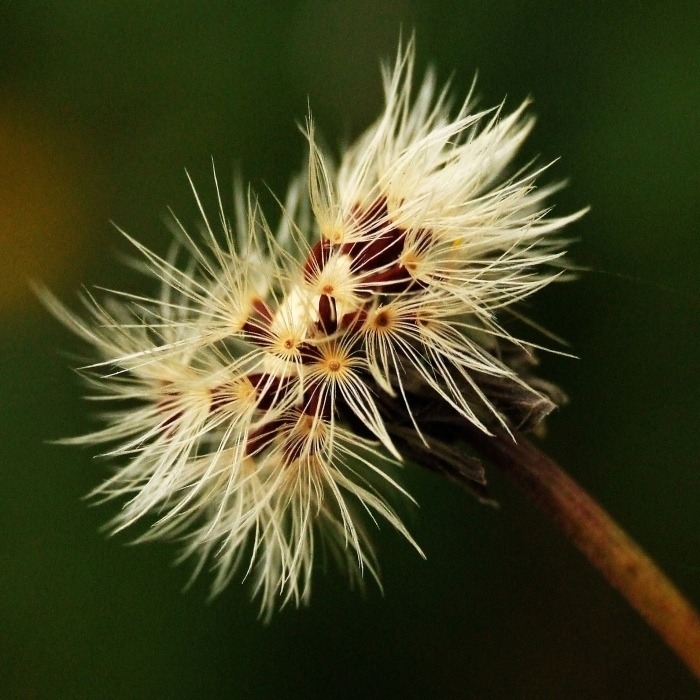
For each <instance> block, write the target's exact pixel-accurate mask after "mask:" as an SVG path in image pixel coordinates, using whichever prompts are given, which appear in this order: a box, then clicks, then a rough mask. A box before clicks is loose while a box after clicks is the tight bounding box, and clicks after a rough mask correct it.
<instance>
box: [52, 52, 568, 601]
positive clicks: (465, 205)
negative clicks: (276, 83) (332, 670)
mask: <svg viewBox="0 0 700 700" xmlns="http://www.w3.org/2000/svg"><path fill="white" fill-rule="evenodd" d="M413 60H414V59H413V43H412V42H409V43H408V44H407V45H404V46H401V47H400V48H399V52H398V54H397V58H396V62H395V64H394V65H393V67H389V68H385V70H384V89H385V97H386V106H385V109H384V112H383V114H382V115H381V117H380V118H379V119H378V120H377V122H375V124H373V125H372V126H371V127H370V128H369V129H368V130H367V131H366V132H365V133H364V134H363V135H362V136H361V137H360V138H359V139H358V140H357V141H356V142H355V143H354V144H353V145H352V146H351V147H350V148H349V149H347V151H345V152H344V153H343V154H342V157H341V159H340V162H339V163H338V164H337V165H334V163H333V160H332V159H331V158H330V157H329V156H328V154H326V153H325V152H323V151H322V150H321V149H320V148H319V146H318V145H317V143H316V141H315V137H314V127H313V123H312V122H311V121H309V125H308V131H307V137H308V140H309V148H310V155H309V166H308V172H307V173H306V174H305V175H304V176H302V177H299V178H297V179H296V180H294V181H293V183H292V185H291V187H290V190H289V193H288V196H287V199H286V201H285V203H284V207H283V212H282V217H281V220H280V223H279V226H278V227H277V230H276V231H275V232H273V231H272V229H271V228H270V227H269V225H268V224H267V222H266V220H265V219H264V217H263V216H262V214H261V213H260V211H259V208H258V207H257V205H256V204H255V202H254V200H253V199H252V198H251V197H249V198H248V201H247V202H246V198H245V196H244V193H243V190H242V188H238V189H237V190H236V197H235V212H234V213H235V219H234V221H235V224H232V223H230V221H229V219H228V218H227V214H226V212H225V210H224V207H223V205H221V198H220V197H219V202H220V219H221V226H220V227H216V228H220V231H218V232H217V231H215V227H213V226H212V225H211V224H210V223H209V221H208V219H207V217H206V214H205V211H204V208H203V207H201V204H200V210H201V213H202V218H203V222H204V238H203V240H202V241H195V240H194V239H193V238H192V237H191V236H190V234H189V233H188V232H187V230H186V229H185V227H183V226H181V225H180V224H179V222H176V224H177V226H178V227H179V232H178V241H179V243H178V246H179V247H177V246H176V247H174V248H173V250H172V252H171V254H169V255H168V256H167V257H160V256H158V255H156V254H155V253H153V252H152V251H150V250H148V249H147V248H145V247H144V246H143V245H141V244H140V243H138V242H137V241H135V240H134V239H132V238H131V237H129V236H127V238H129V240H130V241H131V242H132V243H133V244H134V245H135V246H136V248H137V250H138V251H139V252H140V254H141V255H142V256H143V258H144V260H145V267H146V268H147V269H148V272H149V274H151V275H154V276H156V277H158V278H159V279H160V282H161V289H160V293H159V294H158V295H157V296H156V297H154V298H146V297H143V296H140V295H134V294H128V293H121V292H115V293H114V294H113V295H112V296H111V297H109V298H108V299H107V300H106V301H105V302H99V301H97V300H96V299H94V298H93V297H92V296H88V297H86V298H85V299H84V301H85V305H86V308H87V313H88V318H87V319H85V320H83V319H82V318H81V317H79V316H78V315H76V314H74V313H73V312H71V311H69V310H68V309H66V308H65V307H64V306H63V305H62V304H61V303H60V302H58V301H57V300H56V299H55V298H53V297H52V296H50V295H49V294H48V293H46V294H45V295H44V297H45V300H46V303H47V305H48V306H49V307H50V308H51V309H52V311H53V312H54V313H55V314H56V315H57V316H58V317H59V318H60V319H61V320H62V321H63V322H64V323H65V324H66V325H68V326H69V327H70V328H71V329H72V330H74V331H75V332H76V333H77V334H78V335H80V336H81V337H82V338H83V339H84V340H86V341H87V342H88V343H89V344H90V345H91V346H92V347H93V348H94V350H95V351H96V353H97V355H98V359H97V361H96V362H92V363H91V364H89V365H88V366H87V367H86V368H84V370H83V371H84V374H85V377H86V380H87V382H88V383H89V385H90V386H91V388H92V389H93V392H94V398H95V399H97V400H100V401H104V400H108V401H110V404H111V406H112V408H111V409H110V411H109V412H105V413H104V415H103V418H104V421H105V423H106V426H105V427H104V428H102V429H100V430H98V431H96V432H94V433H91V434H89V435H86V436H82V437H79V438H73V439H70V440H67V441H66V442H70V443H73V444H91V445H93V444H97V445H107V446H108V447H107V451H106V452H105V455H106V456H108V457H109V458H110V459H115V460H118V461H119V462H120V466H119V468H118V469H117V471H116V472H115V473H114V475H113V476H112V477H111V478H109V479H108V480H107V481H105V482H104V483H103V484H101V485H100V486H99V487H98V488H97V489H95V491H94V494H93V495H94V496H96V497H100V498H105V499H111V498H116V497H119V498H121V499H125V500H126V503H125V505H124V507H123V508H122V510H121V511H120V512H119V513H118V515H117V516H116V517H115V518H114V520H113V528H114V529H115V530H120V529H122V528H125V527H128V526H131V525H132V524H133V523H135V522H136V521H138V520H140V519H142V518H147V519H148V520H149V521H150V526H149V527H148V529H147V531H146V533H145V534H144V535H143V536H142V537H141V539H151V538H160V537H167V538H173V537H176V538H178V539H181V540H183V541H184V555H185V556H187V555H191V556H194V557H195V558H196V559H197V561H198V565H197V567H196V571H199V569H201V568H202V567H203V566H204V565H205V564H208V563H210V564H211V565H212V566H213V569H214V571H215V578H214V586H213V590H214V592H218V591H220V590H221V589H222V588H223V587H224V586H225V585H226V584H227V583H228V582H229V580H230V579H231V577H232V576H233V574H234V572H235V571H236V570H237V569H238V568H240V567H243V568H244V570H245V571H246V572H247V573H246V575H247V576H248V577H249V578H251V579H252V580H253V583H254V588H255V590H256V592H258V593H259V594H260V596H261V601H262V609H263V611H264V612H265V613H266V614H269V613H270V612H271V611H272V610H273V608H274V607H275V606H277V605H278V604H284V603H285V602H288V601H292V602H294V603H297V604H298V603H299V602H304V601H307V600H308V597H309V594H310V589H311V575H312V565H313V561H314V558H315V556H317V555H318V552H319V550H324V551H325V552H326V553H327V554H328V555H329V556H330V557H332V558H333V559H335V560H336V561H337V562H338V563H339V564H340V565H341V566H342V567H343V568H345V569H347V571H348V572H349V574H350V576H351V578H352V579H354V580H357V581H358V582H359V581H360V579H361V574H362V573H363V572H369V573H370V574H371V575H373V576H374V577H375V578H376V577H377V565H376V560H375V557H374V554H373V551H372V547H371V544H370V542H369V538H368V536H367V534H366V532H365V530H364V527H363V524H362V518H361V517H359V515H358V512H362V511H364V512H367V513H369V514H370V515H371V516H372V518H373V519H374V518H376V516H377V515H378V516H380V517H381V518H383V519H385V520H387V521H388V522H389V523H391V524H392V525H393V527H394V528H396V529H397V530H398V531H399V532H400V533H402V534H403V535H404V536H405V537H406V538H407V539H408V540H409V541H410V542H411V543H413V544H414V546H416V548H417V545H415V542H413V540H412V539H411V536H410V535H409V533H408V532H407V531H406V529H405V527H404V526H403V524H402V522H401V520H400V518H399V517H398V516H397V514H396V513H395V511H394V510H393V508H392V507H391V506H390V505H389V503H388V501H387V500H386V497H385V493H387V492H388V493H391V492H392V491H393V492H399V493H405V492H403V490H402V489H401V487H400V486H399V485H398V484H397V483H396V482H395V481H394V479H393V477H392V476H391V475H390V473H391V467H390V464H391V463H392V462H393V463H396V462H399V461H401V459H402V455H401V453H400V450H399V449H397V444H396V441H395V439H392V430H390V428H392V429H393V428H396V426H399V427H400V430H398V432H397V431H396V430H394V431H393V432H394V434H395V435H398V434H400V435H403V436H404V438H405V436H406V434H407V433H406V430H407V429H410V431H413V432H412V434H413V435H414V437H415V440H414V439H413V438H412V439H411V440H408V441H407V440H406V439H403V440H402V443H401V444H409V443H410V444H414V445H418V444H424V445H425V444H427V443H425V441H424V438H423V435H422V432H421V425H420V423H421V415H419V414H420V411H421V410H423V409H424V408H425V406H424V403H423V402H424V400H426V401H427V400H428V399H429V401H430V402H432V405H437V406H438V407H439V408H438V411H442V412H445V413H450V414H453V415H455V416H458V417H459V419H460V420H465V421H469V422H470V423H471V424H473V425H474V426H476V427H477V428H479V429H481V430H484V431H488V430H489V429H490V426H493V425H500V426H505V427H506V428H508V427H510V426H512V425H519V424H521V423H523V422H525V421H528V420H529V421H531V422H537V420H539V417H540V416H541V415H543V414H544V413H545V412H546V411H547V410H549V408H550V407H551V405H553V404H552V402H551V400H550V399H552V398H553V390H552V388H551V387H550V386H549V385H547V384H546V383H544V382H541V381H538V380H535V379H534V378H532V377H531V375H530V371H529V370H530V367H531V366H532V358H533V355H532V352H531V349H530V348H529V346H526V345H525V344H524V343H522V342H520V341H519V340H517V339H515V338H513V337H512V336H511V335H510V334H509V333H508V332H507V331H506V330H505V329H504V327H503V326H502V325H501V320H500V319H501V315H502V314H503V313H505V312H508V311H509V310H510V309H511V307H512V305H513V304H514V303H516V302H518V301H520V300H521V299H523V298H524V297H526V296H528V295H530V294H532V293H533V292H535V291H537V290H538V289H540V288H541V287H543V286H545V285H546V284H549V283H550V282H552V281H553V280H555V279H557V278H558V277H559V275H560V273H561V269H560V268H559V267H558V264H559V263H558V261H559V259H560V257H561V255H562V254H563V253H562V250H561V245H560V243H559V242H558V241H557V240H556V239H553V238H552V237H551V235H550V234H551V233H552V232H556V231H558V230H559V229H560V228H562V227H563V226H564V225H566V224H567V223H568V222H569V221H572V220H573V219H575V218H576V217H577V216H579V215H580V213H578V214H574V215H572V216H569V217H563V218H554V217H551V216H549V215H548V214H549V210H548V209H546V208H544V204H543V202H544V199H545V198H546V197H547V196H548V195H549V194H551V193H552V192H553V191H554V190H555V189H556V186H554V187H551V186H550V187H545V188H537V187H536V186H535V184H534V181H535V176H536V175H537V174H538V173H537V172H526V171H521V172H518V173H516V174H515V175H512V176H510V177H505V176H504V175H503V172H504V169H505V168H506V167H507V166H508V165H509V163H510V161H511V159H512V158H513V156H514V154H515V153H516V151H517V149H518V147H519V146H520V144H521V142H522V141H523V139H524V137H525V136H526V134H527V132H528V131H529V129H530V127H531V124H532V120H531V119H528V118H526V117H525V116H524V107H523V108H520V109H518V110H516V112H514V113H513V114H511V115H508V116H505V117H502V116H501V110H500V108H499V109H496V110H486V111H483V112H478V113H472V112H471V111H470V110H471V104H470V100H469V99H468V100H467V101H466V102H465V103H464V104H463V106H462V107H461V108H460V109H459V110H458V113H457V115H456V116H451V112H452V110H451V108H450V105H449V102H448V100H447V97H446V91H444V90H443V91H436V87H435V80H434V76H433V74H432V73H431V72H429V73H428V74H427V75H426V77H425V79H424V80H423V82H422V83H421V84H420V85H419V86H418V89H417V91H416V90H414V88H413V86H414V84H415V83H414V78H413V74H414V70H413ZM217 192H218V185H217ZM195 196H196V193H195ZM198 202H199V200H198ZM125 235H126V234H125ZM183 248H184V249H185V251H186V253H187V256H186V257H187V260H186V261H185V263H184V264H180V263H181V258H182V257H183V256H182V249H183ZM392 411H393V413H392ZM533 416H535V418H534V419H533ZM407 426H408V428H407ZM421 441H423V442H421ZM419 551H420V550H419Z"/></svg>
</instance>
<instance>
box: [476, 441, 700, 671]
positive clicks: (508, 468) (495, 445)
mask: <svg viewBox="0 0 700 700" xmlns="http://www.w3.org/2000/svg"><path fill="white" fill-rule="evenodd" d="M469 441H470V443H471V444H472V445H473V446H474V447H475V448H476V449H477V451H478V452H480V453H481V454H482V455H483V456H484V457H486V458H487V459H488V460H489V461H491V462H492V463H493V464H494V466H496V467H498V468H499V469H500V470H501V471H502V472H503V473H504V474H506V475H507V476H508V477H510V479H511V480H512V481H514V482H515V483H516V484H517V485H518V486H519V487H520V488H521V489H522V490H523V491H524V492H525V493H526V494H527V495H528V497H529V498H530V499H531V500H532V501H534V503H536V504H537V505H538V506H539V507H540V508H541V509H542V510H543V511H544V512H545V513H546V514H547V515H548V516H549V517H550V518H551V519H552V520H553V521H554V523H555V524H556V525H557V526H559V527H560V528H561V529H562V530H563V531H564V532H565V533H566V534H567V535H568V536H569V537H570V538H571V539H572V540H573V542H574V544H575V545H576V546H577V547H578V548H579V549H580V550H581V551H582V552H583V553H584V554H585V555H586V556H587V557H588V559H589V561H590V562H591V564H593V566H595V567H596V568H597V569H598V570H599V571H600V572H601V573H602V574H603V576H605V578H607V580H608V581H609V582H610V584H612V586H613V587H614V588H617V590H618V591H620V593H622V595H623V596H624V597H625V598H627V601H628V602H629V603H630V604H631V605H632V607H633V608H635V609H636V610H637V612H638V613H639V614H640V615H641V616H642V617H643V618H644V619H645V620H646V621H647V622H648V623H649V625H651V627H652V628H653V629H655V630H656V631H657V633H658V634H659V635H660V636H661V637H662V638H663V639H664V640H665V641H666V643H667V644H668V645H669V646H670V647H671V649H673V650H674V651H675V652H676V654H678V656H679V657H680V658H681V659H682V660H683V661H684V662H685V663H686V664H687V666H688V668H689V669H690V670H691V671H692V672H693V674H694V675H695V676H696V677H697V678H698V679H700V617H699V616H698V613H697V612H696V611H695V609H694V608H693V607H692V605H690V603H689V602H688V601H687V600H686V599H685V598H684V597H683V596H682V594H681V593H680V592H679V591H678V589H677V588H676V587H675V586H674V585H673V584H672V583H671V581H669V580H668V578H666V576H665V575H664V574H663V573H662V572H661V571H660V570H659V568H658V567H657V566H656V565H655V564H654V562H653V561H652V560H651V559H650V558H649V557H648V556H647V555H646V554H645V553H644V552H643V551H642V550H641V549H640V548H639V546H638V545H637V544H636V543H635V542H634V541H633V540H632V539H631V538H630V537H629V536H628V535H627V534H626V533H625V532H624V531H623V530H622V529H621V528H620V527H619V525H617V523H616V522H615V521H614V520H613V519H612V518H611V517H610V516H609V515H608V514H607V513H606V512H605V511H604V510H603V509H602V508H601V507H600V506H599V505H598V504H597V503H596V502H595V501H594V500H593V499H592V498H591V497H590V496H589V495H588V494H587V493H586V492H585V491H584V490H583V489H582V488H581V487H580V486H579V485H578V484H577V483H576V482H575V481H574V480H573V479H571V478H570V477H569V476H568V475H567V474H566V473H565V472H564V471H562V469H561V468H560V467H559V466H558V465H557V464H556V462H554V461H553V460H552V459H550V458H549V457H548V456H547V455H545V454H543V453H542V452H541V451H540V450H539V449H537V448H536V447H535V446H534V445H533V444H532V443H531V442H529V441H528V440H527V439H526V438H524V437H523V436H522V435H519V434H515V435H514V436H512V437H511V436H510V435H508V434H507V433H505V432H500V433H496V434H495V435H494V436H488V435H486V434H484V433H482V432H481V431H479V430H476V429H475V430H472V431H470V436H469Z"/></svg>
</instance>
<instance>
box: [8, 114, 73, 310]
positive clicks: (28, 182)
mask: <svg viewBox="0 0 700 700" xmlns="http://www.w3.org/2000/svg"><path fill="white" fill-rule="evenodd" d="M76 151H77V149H76V148H75V143H74V140H72V139H71V140H70V141H69V140H68V139H67V137H66V134H64V133H61V132H60V130H53V131H52V130H51V129H50V128H48V127H44V126H41V121H40V119H39V118H38V117H37V115H36V114H33V113H31V111H30V110H27V109H26V107H24V106H23V105H19V104H16V103H12V102H7V101H3V103H2V104H0V164H2V167H0V251H1V254H0V311H6V310H12V311H18V310H21V309H23V308H24V307H25V306H26V305H27V304H28V303H33V299H34V297H33V295H32V293H31V291H30V289H29V287H28V284H27V283H28V281H29V280H36V281H38V282H42V283H45V284H47V285H50V286H54V287H55V286H57V285H58V284H59V283H60V282H61V281H62V280H66V279H68V278H72V277H74V276H75V274H74V273H75V272H76V270H77V263H78V259H79V258H80V257H81V255H80V249H81V241H82V239H83V238H84V237H85V235H86V230H87V216H86V215H85V211H84V207H83V206H82V203H81V196H80V192H79V187H78V185H77V181H78V179H79V178H78V177H77V172H78V168H79V167H80V161H81V154H80V153H78V152H76Z"/></svg>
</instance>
